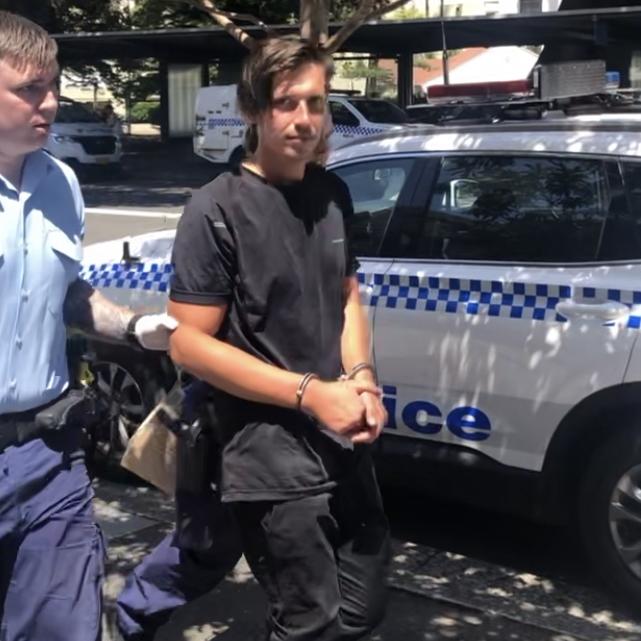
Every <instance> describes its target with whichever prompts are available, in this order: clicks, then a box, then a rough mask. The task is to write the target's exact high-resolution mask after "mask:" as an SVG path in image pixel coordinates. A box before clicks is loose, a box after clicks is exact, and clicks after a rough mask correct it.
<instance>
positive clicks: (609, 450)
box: [578, 427, 641, 607]
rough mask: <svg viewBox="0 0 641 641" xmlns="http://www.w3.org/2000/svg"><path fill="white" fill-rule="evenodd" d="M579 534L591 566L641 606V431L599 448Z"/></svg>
mask: <svg viewBox="0 0 641 641" xmlns="http://www.w3.org/2000/svg"><path fill="white" fill-rule="evenodd" d="M578 522H579V531H580V535H581V539H582V541H583V545H584V548H585V550H586V552H587V554H588V557H589V558H590V560H591V562H592V566H593V567H594V568H595V570H596V572H597V573H598V575H599V576H600V578H601V579H602V580H603V581H604V583H605V584H606V585H608V586H609V587H610V588H612V589H613V590H614V591H616V592H617V593H618V594H619V595H620V596H622V597H623V598H624V599H625V600H626V601H627V602H628V603H629V604H633V605H634V606H635V607H638V604H639V603H640V602H641V429H639V428H636V427H634V428H627V429H622V430H621V431H619V432H618V433H617V434H615V435H614V436H612V437H611V438H609V439H608V440H607V441H606V442H605V443H604V444H601V445H600V446H598V447H597V448H596V450H595V452H594V453H593V455H592V458H591V460H590V462H589V464H588V467H587V469H586V472H585V474H584V476H583V480H582V484H581V489H580V496H579V520H578Z"/></svg>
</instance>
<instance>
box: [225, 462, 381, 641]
mask: <svg viewBox="0 0 641 641" xmlns="http://www.w3.org/2000/svg"><path fill="white" fill-rule="evenodd" d="M232 506H233V510H234V513H235V515H236V518H237V521H238V525H239V527H240V529H241V535H242V540H243V546H244V549H245V556H246V557H247V561H248V562H249V565H250V567H251V569H252V571H253V573H254V576H255V577H256V578H257V580H258V581H259V582H260V584H261V585H262V587H263V589H264V590H265V592H266V593H267V598H268V600H269V607H270V609H269V613H268V620H267V627H268V632H267V637H266V638H267V639H268V640H269V641H312V640H313V641H334V640H338V639H340V640H347V639H358V638H359V637H361V636H363V635H365V634H367V633H368V632H369V631H370V630H371V629H372V628H373V627H374V626H375V625H376V624H377V623H378V622H379V621H380V620H381V619H382V617H383V614H384V610H385V603H386V586H385V582H386V574H387V567H388V564H389V529H388V525H387V520H386V518H385V515H384V513H383V508H382V501H381V497H380V492H379V490H378V485H377V482H376V478H375V476H374V470H373V467H372V463H371V460H370V459H369V457H366V458H364V459H363V460H362V461H361V464H360V469H359V470H358V473H356V474H354V475H353V477H352V478H351V479H349V480H347V481H345V482H342V483H340V484H339V485H338V486H337V487H336V488H335V489H333V490H332V491H331V492H326V493H322V494H318V495H315V496H307V497H303V498H297V499H294V500H288V501H280V502H256V503H251V502H246V503H233V504H232Z"/></svg>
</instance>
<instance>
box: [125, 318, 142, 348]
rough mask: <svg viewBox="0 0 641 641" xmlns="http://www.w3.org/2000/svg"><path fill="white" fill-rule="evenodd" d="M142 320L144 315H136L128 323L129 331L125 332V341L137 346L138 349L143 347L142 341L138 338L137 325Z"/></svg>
mask: <svg viewBox="0 0 641 641" xmlns="http://www.w3.org/2000/svg"><path fill="white" fill-rule="evenodd" d="M141 318H142V314H134V315H133V316H132V317H131V318H130V319H129V322H128V323H127V329H126V330H125V339H126V340H127V342H129V343H131V344H132V345H135V346H136V347H141V345H140V341H139V340H138V337H137V336H136V323H137V322H138V321H139V320H140V319H141Z"/></svg>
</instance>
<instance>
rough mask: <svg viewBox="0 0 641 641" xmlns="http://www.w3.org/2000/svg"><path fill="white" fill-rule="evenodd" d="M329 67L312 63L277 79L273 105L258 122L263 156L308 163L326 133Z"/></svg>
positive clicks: (260, 148)
mask: <svg viewBox="0 0 641 641" xmlns="http://www.w3.org/2000/svg"><path fill="white" fill-rule="evenodd" d="M326 82H327V77H326V71H325V68H324V67H323V66H322V65H320V64H315V63H310V64H306V65H303V66H301V67H299V68H298V69H295V70H294V71H289V72H283V73H281V74H278V75H277V76H276V78H275V79H274V92H273V98H272V104H271V106H270V107H269V108H268V109H266V110H265V111H263V112H262V113H260V114H259V115H258V117H257V119H256V125H257V127H258V140H259V153H261V154H262V153H269V154H270V156H271V157H272V158H273V157H280V158H283V160H284V159H287V160H290V161H298V162H301V163H306V162H308V161H309V160H311V159H312V158H313V156H314V150H315V148H316V145H317V144H318V141H319V140H320V136H321V134H322V131H323V125H324V122H325V109H326V103H327V96H326V91H325V86H326Z"/></svg>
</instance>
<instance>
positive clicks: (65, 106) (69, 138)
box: [46, 98, 122, 169]
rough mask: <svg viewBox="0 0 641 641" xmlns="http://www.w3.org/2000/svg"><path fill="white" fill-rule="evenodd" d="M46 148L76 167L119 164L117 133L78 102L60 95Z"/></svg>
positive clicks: (120, 147) (114, 166)
mask: <svg viewBox="0 0 641 641" xmlns="http://www.w3.org/2000/svg"><path fill="white" fill-rule="evenodd" d="M46 149H47V151H49V152H50V153H51V154H53V155H54V156H55V157H56V158H59V159H60V160H63V161H65V162H66V163H68V164H70V165H71V166H73V167H74V168H76V169H81V168H83V167H87V166H105V168H119V167H120V160H121V157H122V144H121V141H120V135H119V133H118V132H116V131H115V130H114V128H113V127H110V126H109V125H107V124H106V123H104V122H103V121H102V120H100V118H99V117H98V115H97V114H95V113H94V112H93V111H91V110H89V109H87V107H85V106H84V105H83V104H82V103H79V102H75V101H73V100H69V99H67V98H60V104H59V108H58V114H57V116H56V121H55V122H54V123H53V125H52V126H51V133H50V134H49V140H48V142H47V145H46Z"/></svg>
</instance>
